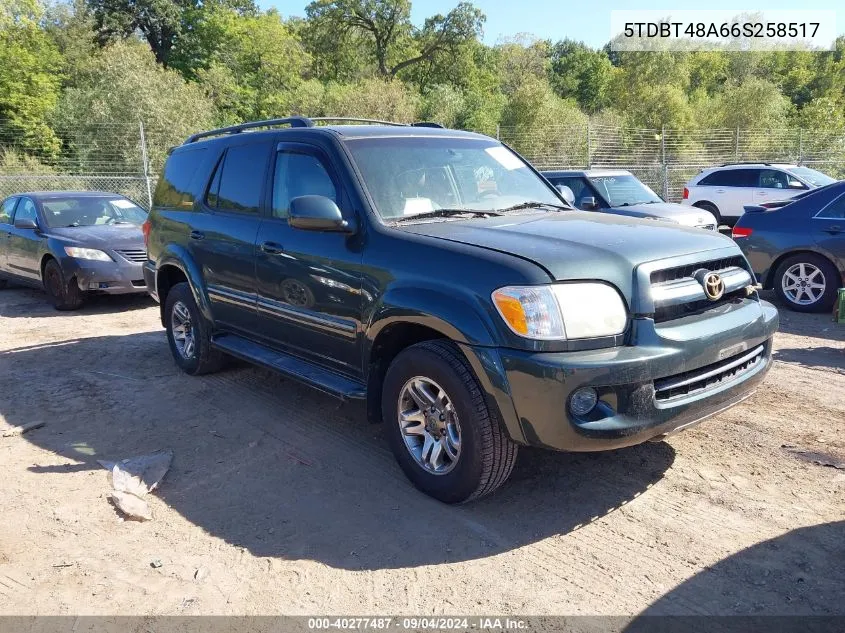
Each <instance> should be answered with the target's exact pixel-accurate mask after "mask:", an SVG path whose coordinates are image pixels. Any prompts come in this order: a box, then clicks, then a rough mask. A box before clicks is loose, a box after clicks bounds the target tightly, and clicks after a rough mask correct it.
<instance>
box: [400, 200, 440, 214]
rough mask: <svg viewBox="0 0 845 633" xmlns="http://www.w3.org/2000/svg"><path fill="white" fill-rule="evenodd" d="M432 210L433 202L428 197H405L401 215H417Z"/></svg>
mask: <svg viewBox="0 0 845 633" xmlns="http://www.w3.org/2000/svg"><path fill="white" fill-rule="evenodd" d="M429 211H434V203H433V202H432V201H431V200H430V199H429V198H407V199H406V200H405V208H404V209H402V215H417V214H418V213H427V212H429Z"/></svg>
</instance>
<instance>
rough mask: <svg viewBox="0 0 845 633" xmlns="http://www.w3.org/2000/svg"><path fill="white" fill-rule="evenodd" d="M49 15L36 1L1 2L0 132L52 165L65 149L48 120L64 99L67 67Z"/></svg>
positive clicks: (12, 0)
mask: <svg viewBox="0 0 845 633" xmlns="http://www.w3.org/2000/svg"><path fill="white" fill-rule="evenodd" d="M43 15H44V8H43V6H42V5H40V4H39V3H38V2H37V1H36V0H0V121H2V130H0V132H2V136H4V137H6V136H8V137H10V138H12V139H14V142H15V145H16V146H18V147H20V148H22V149H24V150H26V151H30V152H33V153H35V154H37V155H39V156H41V157H43V158H45V159H47V160H49V159H50V158H52V157H54V156H55V155H56V154H57V152H58V150H59V144H58V139H57V138H56V136H55V134H54V133H53V131H52V130H51V129H50V127H49V126H48V125H47V124H46V117H47V115H48V114H49V113H50V111H51V110H52V109H53V108H54V107H55V106H56V102H57V101H58V98H59V88H60V86H61V65H62V64H61V56H60V54H59V51H58V49H57V48H56V45H55V44H54V43H53V41H52V40H51V39H50V37H49V36H48V35H47V33H46V32H45V30H44V29H43V28H42V27H41V23H40V21H41V19H42V17H43Z"/></svg>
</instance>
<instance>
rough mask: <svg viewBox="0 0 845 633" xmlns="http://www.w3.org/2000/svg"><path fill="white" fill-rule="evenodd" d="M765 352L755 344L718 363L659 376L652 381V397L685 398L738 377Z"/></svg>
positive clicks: (763, 355)
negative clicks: (749, 349) (753, 346)
mask: <svg viewBox="0 0 845 633" xmlns="http://www.w3.org/2000/svg"><path fill="white" fill-rule="evenodd" d="M765 354H766V348H765V346H764V345H758V346H757V347H755V348H754V349H753V350H751V351H750V352H741V353H739V354H737V355H736V356H732V357H730V358H726V359H724V360H720V361H719V362H718V363H713V364H711V365H705V366H704V367H699V368H698V369H693V370H691V371H685V372H683V373H680V374H675V375H674V376H667V377H666V378H660V379H659V380H655V381H654V398H655V400H658V401H661V402H664V401H667V400H673V399H675V398H685V397H689V396H694V395H696V394H699V393H702V392H705V391H709V390H711V389H715V388H716V387H720V386H722V385H725V384H727V383H730V382H733V381H735V380H739V379H740V378H741V377H742V376H744V375H746V374H748V373H749V372H751V371H752V370H754V368H756V367H757V366H758V365H759V364H760V363H762V362H764V359H765Z"/></svg>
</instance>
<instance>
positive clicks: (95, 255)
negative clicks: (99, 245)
mask: <svg viewBox="0 0 845 633" xmlns="http://www.w3.org/2000/svg"><path fill="white" fill-rule="evenodd" d="M65 253H67V254H68V255H70V256H71V257H76V258H77V259H95V260H97V261H98V262H111V261H114V260H113V259H112V258H111V257H109V256H108V255H107V254H106V253H104V252H103V251H98V250H97V249H96V248H79V247H78V246H65Z"/></svg>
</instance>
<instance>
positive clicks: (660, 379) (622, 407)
mask: <svg viewBox="0 0 845 633" xmlns="http://www.w3.org/2000/svg"><path fill="white" fill-rule="evenodd" d="M777 327H778V314H777V310H776V309H775V308H774V306H772V305H771V304H769V303H767V302H765V301H757V300H752V299H749V300H744V301H742V302H740V303H738V304H727V305H724V306H721V307H720V308H719V309H718V310H715V311H713V312H711V313H708V314H706V315H697V316H691V317H686V318H684V319H678V320H676V321H672V322H668V323H664V324H659V325H655V323H654V321H653V320H651V319H646V318H643V319H634V320H633V323H632V329H631V331H630V333H629V344H628V345H626V346H623V347H617V348H612V349H604V350H594V351H582V352H560V353H532V352H522V351H517V350H511V349H494V348H479V347H472V346H464V352H465V353H466V355H467V357H468V358H469V360H470V363H471V364H472V365H473V368H474V369H475V371H476V374H477V375H479V378H480V380H481V382H482V385H483V386H484V387H485V389H486V391H487V392H488V394H489V395H490V396H491V397H492V399H493V400H494V401H495V402H496V404H497V405H498V408H499V412H500V414H501V416H502V419H503V422H504V424H505V426H506V428H507V431H508V433H509V435H510V436H511V438H512V439H513V440H514V441H516V442H519V443H522V444H527V445H531V446H540V447H545V448H553V449H558V450H566V451H602V450H609V449H614V448H621V447H624V446H630V445H633V444H639V443H641V442H645V441H647V440H650V439H655V438H659V437H662V436H665V435H668V434H670V433H673V432H676V431H679V430H681V429H683V428H687V427H689V426H691V425H693V424H695V423H697V422H700V421H701V420H703V419H705V418H708V417H710V416H712V415H715V414H717V413H719V412H721V411H724V410H725V409H727V408H729V407H731V406H733V405H735V404H737V403H739V402H741V401H742V400H744V399H746V398H748V397H749V396H750V395H751V394H753V393H754V391H755V390H756V388H757V386H758V385H759V384H760V382H761V381H762V380H763V378H764V376H765V375H766V373H767V372H768V370H769V368H770V366H771V362H772V361H771V354H772V348H771V339H772V336H773V335H774V332H775V331H776V330H777ZM755 350H757V352H758V353H756V355H755ZM752 355H755V360H754V362H753V363H749V364H747V366H746V365H740V366H738V368H734V369H730V368H729V369H728V370H726V371H725V372H722V373H721V374H720V373H718V372H716V374H714V371H716V370H719V369H720V368H724V367H728V366H729V365H731V364H732V363H733V362H734V360H733V359H738V360H741V359H742V358H744V357H749V356H752ZM714 368H715V369H714ZM711 374H712V375H713V376H715V377H711V378H707V376H708V375H711ZM720 375H724V376H723V378H722V379H719V378H718V376H720ZM701 376H704V377H705V378H704V381H703V382H694V381H695V379H696V377H701ZM690 377H692V378H690ZM690 380H692V381H693V383H694V384H693V385H692V386H691V387H682V388H676V389H674V390H670V389H667V388H666V387H667V386H671V384H678V383H683V382H687V383H689V382H690ZM656 384H657V388H656V387H655V385H656ZM696 385H698V387H697V388H692V387H696ZM701 385H703V386H701ZM580 387H593V388H595V389H596V390H597V392H598V393H599V398H600V404H599V406H597V407H596V408H595V409H594V410H593V411H592V412H591V413H590V414H589V415H588V416H586V417H585V418H576V417H575V416H573V415H572V414H571V413H570V411H569V399H570V396H571V395H572V393H573V392H574V391H575V390H576V389H578V388H580Z"/></svg>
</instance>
